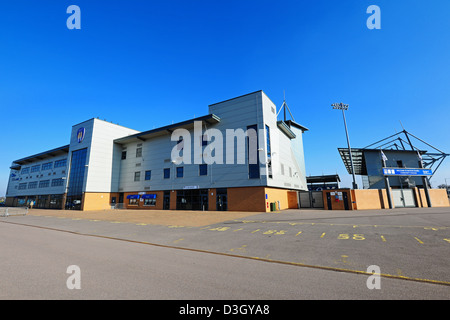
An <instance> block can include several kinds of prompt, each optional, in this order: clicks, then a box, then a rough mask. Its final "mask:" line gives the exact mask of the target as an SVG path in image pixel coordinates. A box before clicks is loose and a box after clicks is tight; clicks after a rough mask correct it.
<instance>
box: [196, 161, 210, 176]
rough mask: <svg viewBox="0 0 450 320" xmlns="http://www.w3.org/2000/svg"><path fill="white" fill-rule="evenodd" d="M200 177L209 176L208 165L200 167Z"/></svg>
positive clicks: (200, 165)
mask: <svg viewBox="0 0 450 320" xmlns="http://www.w3.org/2000/svg"><path fill="white" fill-rule="evenodd" d="M198 175H199V176H207V175H208V165H207V164H205V163H203V164H199V165H198Z"/></svg>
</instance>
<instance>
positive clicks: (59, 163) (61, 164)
mask: <svg viewBox="0 0 450 320" xmlns="http://www.w3.org/2000/svg"><path fill="white" fill-rule="evenodd" d="M66 165H67V159H62V160H57V161H55V168H61V167H65V166H66Z"/></svg>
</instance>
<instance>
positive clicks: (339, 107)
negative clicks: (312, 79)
mask: <svg viewBox="0 0 450 320" xmlns="http://www.w3.org/2000/svg"><path fill="white" fill-rule="evenodd" d="M331 106H332V107H333V109H337V110H342V116H343V117H344V127H345V135H346V136H347V145H348V154H349V156H350V166H351V168H352V175H353V189H358V185H357V184H356V177H355V168H354V167H353V156H352V149H351V148H350V140H349V138H348V130H347V121H345V113H344V111H345V110H348V104H343V103H342V102H341V103H333V104H332V105H331Z"/></svg>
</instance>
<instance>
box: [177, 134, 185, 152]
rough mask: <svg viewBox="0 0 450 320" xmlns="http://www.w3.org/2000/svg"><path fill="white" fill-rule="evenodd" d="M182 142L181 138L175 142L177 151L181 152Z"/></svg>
mask: <svg viewBox="0 0 450 320" xmlns="http://www.w3.org/2000/svg"><path fill="white" fill-rule="evenodd" d="M183 147H184V142H183V137H181V138H180V140H178V141H177V150H183Z"/></svg>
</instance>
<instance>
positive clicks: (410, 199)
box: [392, 189, 416, 208]
mask: <svg viewBox="0 0 450 320" xmlns="http://www.w3.org/2000/svg"><path fill="white" fill-rule="evenodd" d="M392 198H393V200H394V206H395V207H396V208H405V207H415V206H416V201H415V200H414V192H413V189H393V190H392Z"/></svg>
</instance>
